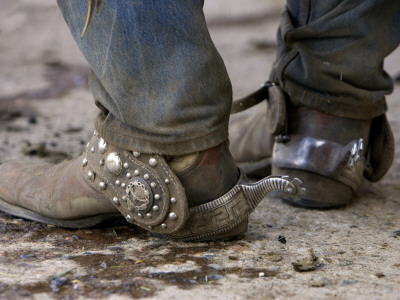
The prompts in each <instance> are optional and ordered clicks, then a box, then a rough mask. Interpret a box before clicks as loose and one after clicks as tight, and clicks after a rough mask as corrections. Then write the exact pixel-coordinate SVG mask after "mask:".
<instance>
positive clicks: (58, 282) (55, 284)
mask: <svg viewBox="0 0 400 300" xmlns="http://www.w3.org/2000/svg"><path fill="white" fill-rule="evenodd" d="M68 282H69V279H68V278H66V277H57V278H55V279H53V280H52V281H51V284H50V288H51V289H52V291H53V292H54V293H58V292H59V291H60V289H59V288H60V287H62V286H63V285H65V284H67V283H68Z"/></svg>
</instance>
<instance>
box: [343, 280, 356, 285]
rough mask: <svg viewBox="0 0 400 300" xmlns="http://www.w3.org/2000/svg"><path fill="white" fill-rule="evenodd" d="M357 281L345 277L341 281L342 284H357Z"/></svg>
mask: <svg viewBox="0 0 400 300" xmlns="http://www.w3.org/2000/svg"><path fill="white" fill-rule="evenodd" d="M355 283H356V281H355V280H352V279H343V280H341V281H340V282H339V284H340V285H352V284H355Z"/></svg>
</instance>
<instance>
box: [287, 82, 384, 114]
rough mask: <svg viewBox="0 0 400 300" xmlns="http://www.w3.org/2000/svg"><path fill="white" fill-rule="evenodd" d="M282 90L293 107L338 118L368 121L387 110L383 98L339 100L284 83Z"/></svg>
mask: <svg viewBox="0 0 400 300" xmlns="http://www.w3.org/2000/svg"><path fill="white" fill-rule="evenodd" d="M284 90H285V92H286V93H287V94H288V96H289V99H290V102H291V104H292V105H294V106H307V107H311V108H313V109H316V110H319V111H322V112H324V113H327V114H330V115H333V116H337V117H340V118H348V119H358V120H368V119H373V118H376V117H378V116H381V115H383V114H384V113H385V112H386V110H387V104H386V100H385V97H384V96H382V98H381V99H378V100H374V101H373V102H372V101H363V103H362V104H360V103H356V102H354V98H352V97H345V96H342V97H341V98H340V99H335V98H330V97H325V96H323V95H318V94H316V93H313V92H312V91H310V90H307V89H305V88H303V87H301V86H299V85H297V84H295V83H292V82H288V81H286V82H285V84H284Z"/></svg>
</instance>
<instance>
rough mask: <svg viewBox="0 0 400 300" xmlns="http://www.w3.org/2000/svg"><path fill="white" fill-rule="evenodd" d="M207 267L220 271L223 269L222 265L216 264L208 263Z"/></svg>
mask: <svg viewBox="0 0 400 300" xmlns="http://www.w3.org/2000/svg"><path fill="white" fill-rule="evenodd" d="M208 267H209V268H211V269H214V270H217V271H221V270H223V269H224V268H223V267H222V266H220V265H218V264H209V265H208Z"/></svg>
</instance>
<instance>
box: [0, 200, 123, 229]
mask: <svg viewBox="0 0 400 300" xmlns="http://www.w3.org/2000/svg"><path fill="white" fill-rule="evenodd" d="M0 211H3V212H5V213H7V214H10V215H12V216H15V217H19V218H23V219H27V220H31V221H36V222H40V223H45V224H49V225H54V226H59V227H65V228H71V229H79V228H90V227H93V226H96V225H98V224H100V223H103V222H106V221H112V220H116V219H122V216H121V214H120V213H117V214H102V215H97V216H92V217H84V218H81V219H75V220H58V219H52V218H48V217H44V216H42V215H40V214H39V213H37V212H34V211H32V210H29V209H26V208H22V207H18V206H15V205H11V204H9V203H7V202H6V201H4V200H3V199H1V198H0Z"/></svg>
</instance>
